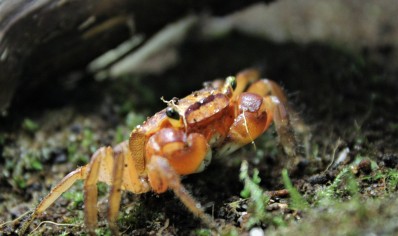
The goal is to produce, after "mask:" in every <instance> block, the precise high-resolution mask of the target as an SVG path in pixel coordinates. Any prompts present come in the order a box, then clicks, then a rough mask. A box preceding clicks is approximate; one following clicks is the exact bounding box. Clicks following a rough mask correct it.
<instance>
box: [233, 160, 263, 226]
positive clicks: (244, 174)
mask: <svg viewBox="0 0 398 236" xmlns="http://www.w3.org/2000/svg"><path fill="white" fill-rule="evenodd" d="M239 178H240V179H241V180H242V181H243V183H244V189H243V190H242V192H241V196H242V197H244V198H248V197H250V199H251V204H252V207H251V209H252V210H253V212H252V216H251V217H250V219H249V221H248V222H247V224H246V227H247V228H250V227H252V226H253V225H255V224H258V223H260V222H262V221H266V220H268V218H269V216H267V214H266V209H265V207H266V205H267V203H268V202H269V200H270V198H269V197H268V196H267V195H266V194H264V192H263V190H262V189H261V188H260V186H259V185H258V184H259V183H260V182H261V179H260V177H259V176H258V170H257V169H255V170H254V174H253V177H252V178H251V177H250V176H249V173H248V163H247V161H243V162H242V165H241V168H240V175H239Z"/></svg>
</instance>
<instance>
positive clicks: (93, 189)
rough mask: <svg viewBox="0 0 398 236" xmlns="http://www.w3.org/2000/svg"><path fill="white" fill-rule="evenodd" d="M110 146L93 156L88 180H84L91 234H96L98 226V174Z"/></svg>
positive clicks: (87, 220) (85, 217) (86, 222)
mask: <svg viewBox="0 0 398 236" xmlns="http://www.w3.org/2000/svg"><path fill="white" fill-rule="evenodd" d="M107 151H111V150H109V149H108V148H101V149H99V150H98V151H97V152H96V153H95V154H94V155H93V157H92V158H91V162H90V164H89V168H88V173H87V177H86V180H85V181H84V223H85V225H86V227H87V229H88V232H89V233H90V234H94V229H95V227H96V226H97V221H98V219H97V218H98V216H97V198H98V196H97V195H98V189H97V182H98V175H99V171H100V165H101V159H103V158H104V157H105V156H107Z"/></svg>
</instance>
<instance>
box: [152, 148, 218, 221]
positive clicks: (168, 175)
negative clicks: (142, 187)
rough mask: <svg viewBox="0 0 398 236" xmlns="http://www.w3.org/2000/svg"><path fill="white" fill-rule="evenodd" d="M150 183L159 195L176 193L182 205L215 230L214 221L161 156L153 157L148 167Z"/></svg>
mask: <svg viewBox="0 0 398 236" xmlns="http://www.w3.org/2000/svg"><path fill="white" fill-rule="evenodd" d="M148 171H149V172H148V174H149V181H150V184H151V186H152V188H153V190H154V191H155V192H157V193H160V192H164V191H165V190H167V188H170V189H172V190H173V191H174V193H175V195H177V197H178V198H179V199H180V200H181V202H182V203H184V205H185V206H186V207H187V208H188V209H189V210H190V211H191V212H192V213H193V214H194V215H195V216H197V217H199V218H200V219H201V220H202V221H203V222H204V223H205V224H207V225H208V226H209V227H211V228H215V223H214V221H213V219H212V218H211V217H210V216H209V215H207V214H206V213H205V212H204V211H203V209H202V208H201V206H200V203H198V202H197V201H196V200H195V199H194V198H193V197H192V196H191V195H190V194H189V193H188V191H187V190H186V189H185V188H184V186H183V185H182V184H181V181H180V177H179V175H178V174H177V173H176V172H175V171H174V169H173V168H172V167H171V166H170V164H169V162H168V161H167V159H165V158H163V157H161V156H156V155H155V156H152V157H151V162H150V163H149V165H148Z"/></svg>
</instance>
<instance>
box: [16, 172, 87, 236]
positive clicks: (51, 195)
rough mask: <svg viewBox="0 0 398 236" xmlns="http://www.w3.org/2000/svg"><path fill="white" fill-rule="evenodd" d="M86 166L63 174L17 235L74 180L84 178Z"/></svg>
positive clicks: (23, 231) (22, 233)
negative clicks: (65, 174)
mask: <svg viewBox="0 0 398 236" xmlns="http://www.w3.org/2000/svg"><path fill="white" fill-rule="evenodd" d="M86 168H87V167H86V166H83V167H80V168H78V169H76V170H74V171H72V172H71V173H69V174H68V175H67V176H65V177H64V178H63V179H62V180H61V182H60V183H58V184H57V185H56V186H55V187H54V188H53V189H52V190H51V192H50V193H49V194H48V195H47V196H46V197H44V199H43V200H42V201H41V202H40V203H39V205H38V206H37V207H36V209H35V210H34V212H33V213H32V215H31V216H30V217H29V219H28V220H27V221H26V222H25V223H24V224H23V226H22V228H21V230H20V231H19V235H24V234H25V232H26V230H27V229H28V227H29V225H30V224H31V223H32V222H33V220H34V219H35V218H36V217H37V216H38V215H40V214H41V213H43V212H44V211H45V210H46V209H47V208H48V207H49V206H50V205H51V204H53V203H54V202H55V201H56V200H57V199H58V197H59V196H61V194H62V193H64V192H65V191H67V190H68V189H69V188H70V187H71V186H72V185H73V184H74V183H75V182H76V180H79V179H84V178H85V174H86Z"/></svg>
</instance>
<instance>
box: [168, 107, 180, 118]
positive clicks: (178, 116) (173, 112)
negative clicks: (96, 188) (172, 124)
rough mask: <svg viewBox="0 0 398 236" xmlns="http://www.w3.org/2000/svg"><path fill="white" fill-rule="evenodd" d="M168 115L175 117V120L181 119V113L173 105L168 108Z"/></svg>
mask: <svg viewBox="0 0 398 236" xmlns="http://www.w3.org/2000/svg"><path fill="white" fill-rule="evenodd" d="M166 115H167V117H169V118H171V119H174V120H179V119H180V114H178V112H177V111H176V110H175V109H174V108H172V107H168V108H167V109H166Z"/></svg>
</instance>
